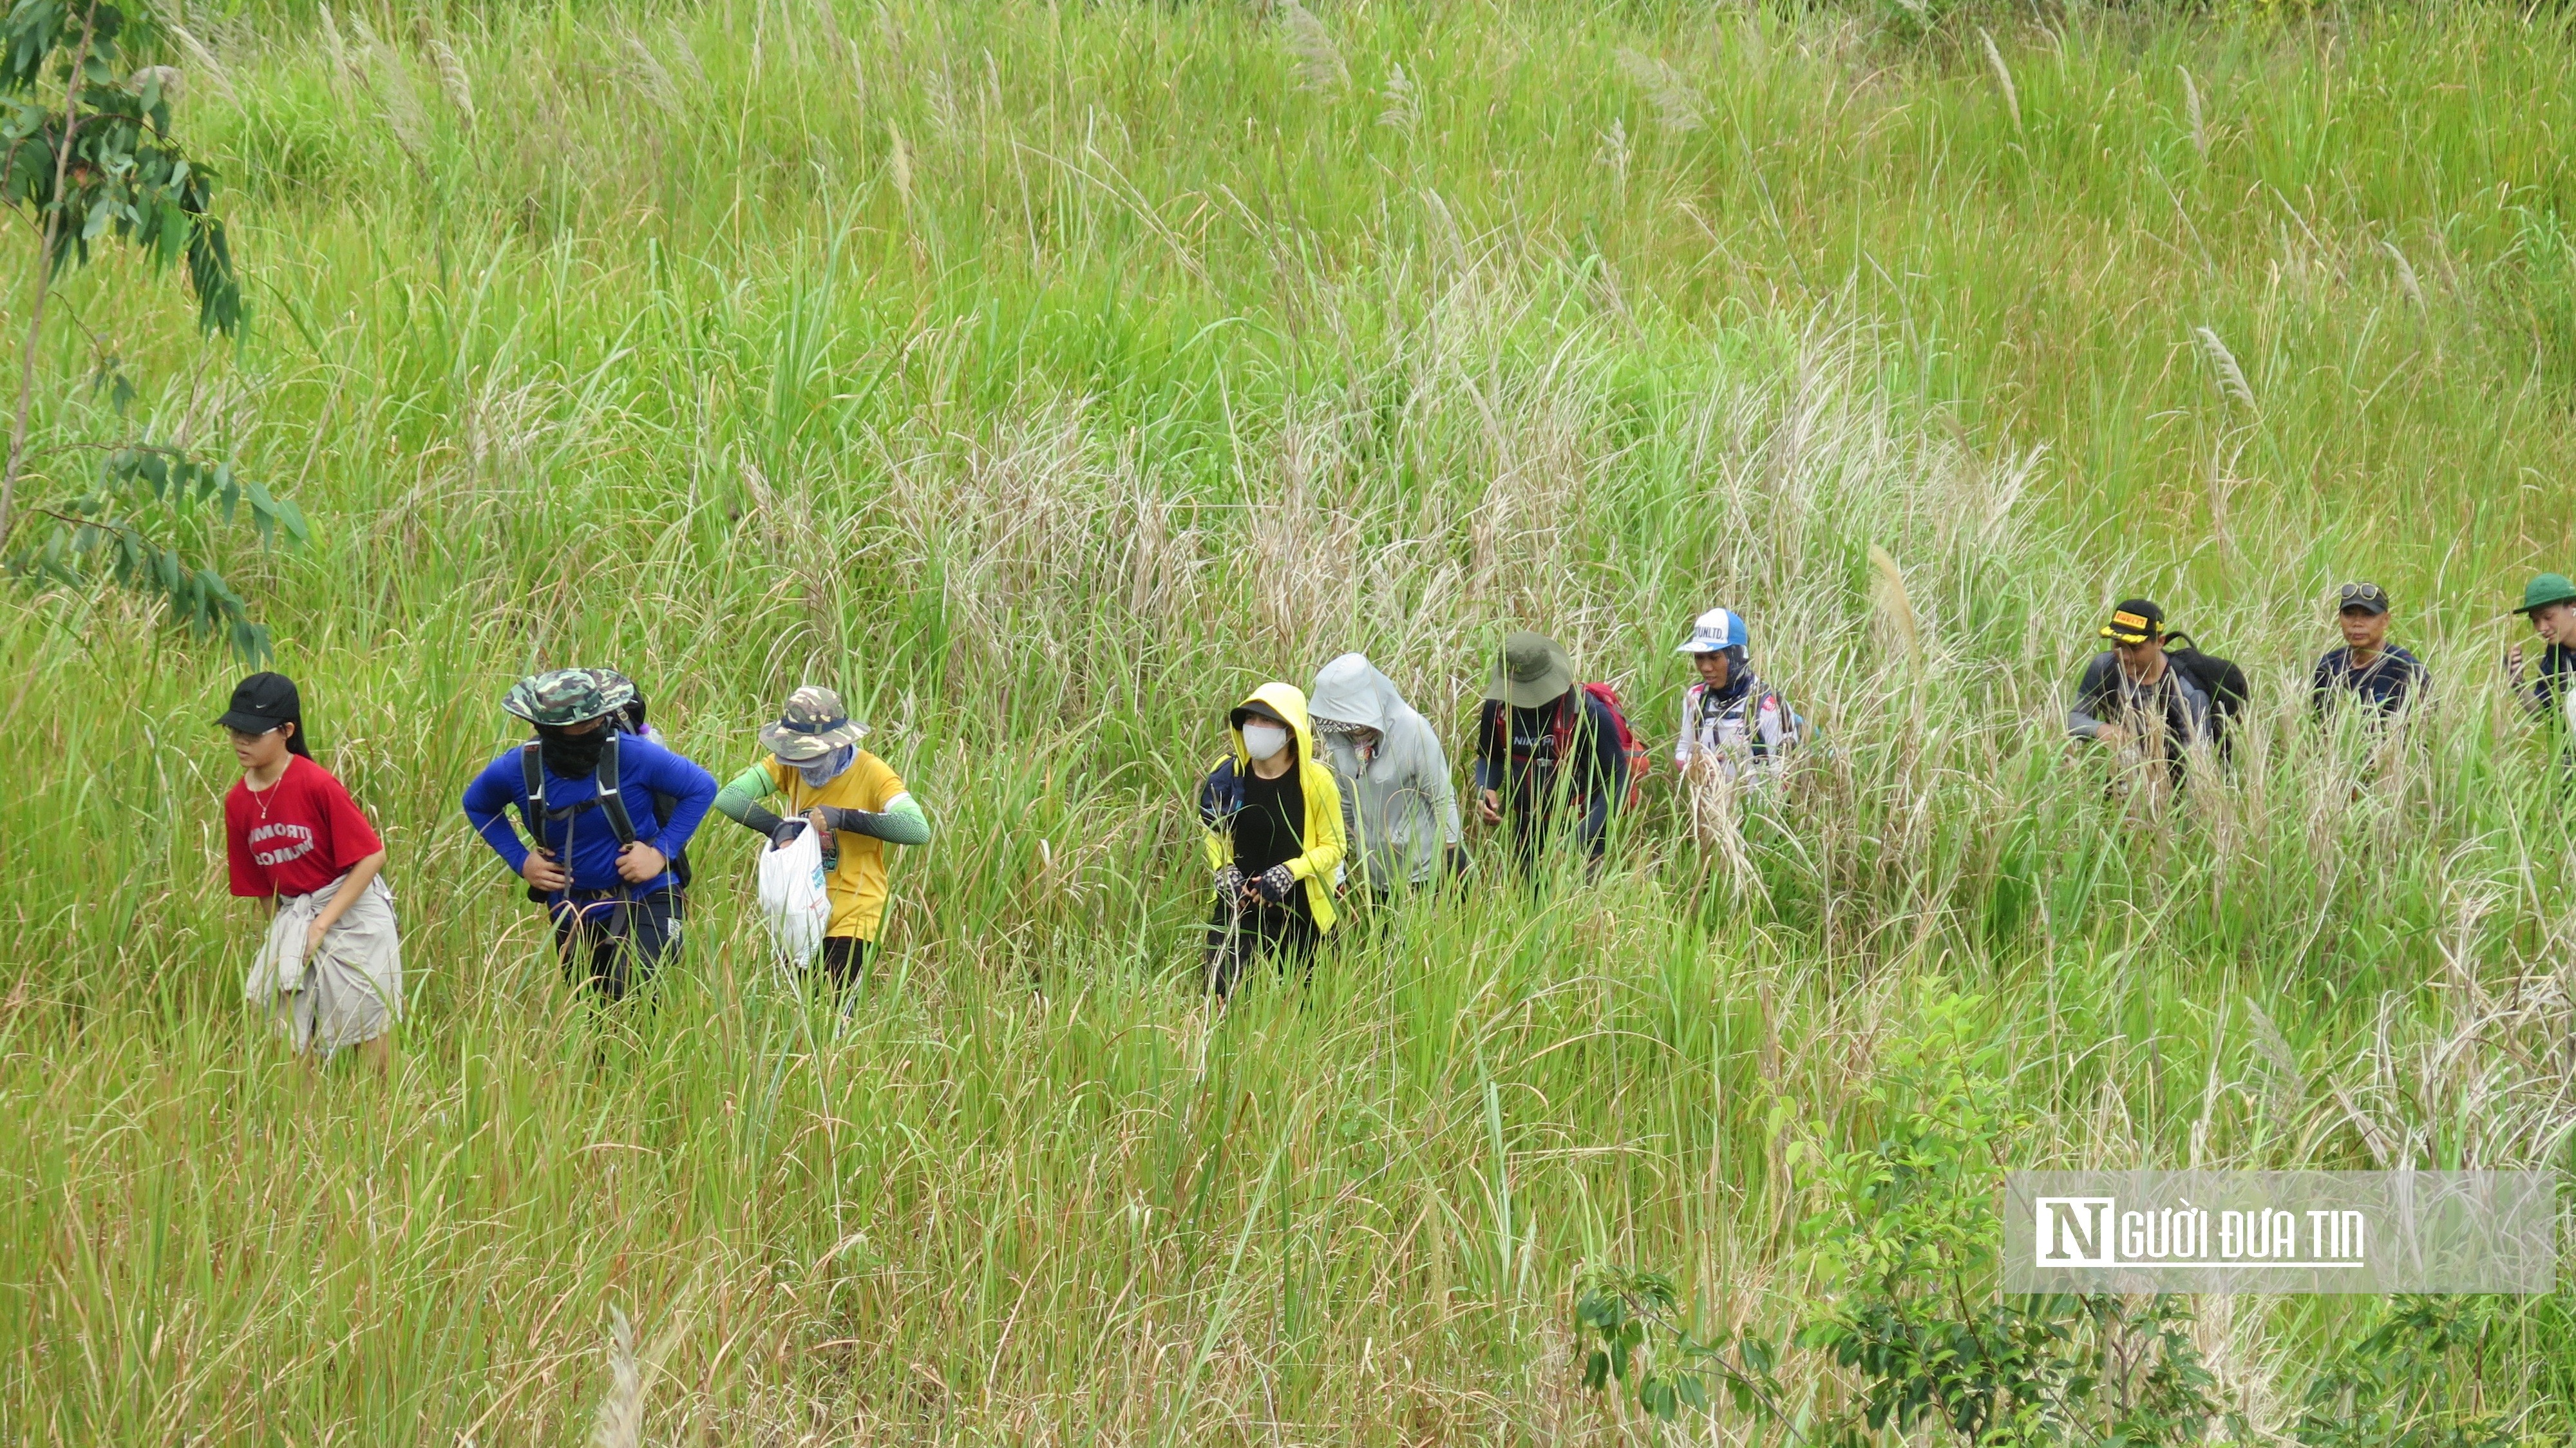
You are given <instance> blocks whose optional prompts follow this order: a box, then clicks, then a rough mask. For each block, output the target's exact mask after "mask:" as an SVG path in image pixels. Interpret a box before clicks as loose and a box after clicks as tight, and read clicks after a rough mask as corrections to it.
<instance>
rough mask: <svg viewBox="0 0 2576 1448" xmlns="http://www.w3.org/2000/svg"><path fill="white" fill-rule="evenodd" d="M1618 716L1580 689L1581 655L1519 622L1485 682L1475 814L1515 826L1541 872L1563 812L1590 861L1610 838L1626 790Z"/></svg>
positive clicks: (1517, 842) (1526, 860) (1519, 850)
mask: <svg viewBox="0 0 2576 1448" xmlns="http://www.w3.org/2000/svg"><path fill="white" fill-rule="evenodd" d="M1624 732H1625V731H1624V729H1623V728H1622V726H1621V724H1620V722H1619V719H1618V716H1616V715H1614V714H1612V713H1611V712H1610V706H1609V705H1608V704H1606V703H1604V702H1603V701H1602V700H1601V699H1599V698H1598V697H1596V696H1595V695H1594V694H1593V692H1592V691H1591V690H1589V689H1585V688H1581V687H1578V686H1577V684H1576V681H1575V677H1574V661H1573V660H1572V659H1571V658H1570V657H1568V656H1567V654H1566V652H1565V650H1564V649H1563V648H1561V647H1559V646H1558V645H1557V643H1556V641H1555V640H1554V639H1551V638H1548V637H1547V636H1546V635H1544V634H1537V633H1531V632H1529V631H1528V630H1525V629H1524V630H1518V631H1515V632H1513V633H1511V634H1508V635H1506V636H1505V637H1504V639H1503V652H1502V657H1501V659H1499V660H1498V661H1497V662H1496V663H1495V665H1494V673H1493V677H1492V678H1491V679H1490V680H1489V681H1488V682H1487V683H1486V685H1485V701H1484V707H1483V708H1482V709H1481V710H1480V711H1479V712H1478V715H1477V719H1476V763H1475V780H1476V812H1477V814H1478V816H1479V817H1480V818H1482V819H1483V820H1484V822H1485V823H1486V824H1489V825H1499V824H1502V823H1503V822H1504V821H1505V820H1506V819H1508V820H1509V821H1510V824H1511V838H1512V850H1513V855H1514V857H1515V858H1516V859H1517V860H1518V862H1519V864H1520V867H1521V869H1522V871H1523V872H1524V873H1530V872H1534V871H1535V870H1536V869H1537V866H1538V860H1539V855H1540V853H1541V852H1542V851H1543V850H1545V849H1546V847H1547V841H1548V837H1549V834H1550V833H1551V830H1552V827H1553V825H1554V824H1555V821H1556V817H1557V815H1558V814H1559V813H1560V812H1563V813H1568V814H1571V815H1572V816H1573V818H1574V820H1575V840H1576V843H1578V844H1580V845H1581V846H1582V847H1583V851H1584V853H1585V854H1586V855H1587V856H1589V857H1590V858H1592V859H1595V860H1598V859H1600V858H1601V854H1602V851H1603V849H1604V848H1605V847H1606V846H1607V844H1608V838H1607V837H1608V833H1609V825H1610V814H1611V811H1612V810H1614V809H1615V808H1617V806H1618V802H1619V801H1620V800H1621V799H1622V798H1623V797H1624V796H1625V795H1626V794H1627V791H1628V756H1627V752H1626V751H1625V750H1624V749H1622V748H1621V747H1620V736H1621V734H1622V733H1624Z"/></svg>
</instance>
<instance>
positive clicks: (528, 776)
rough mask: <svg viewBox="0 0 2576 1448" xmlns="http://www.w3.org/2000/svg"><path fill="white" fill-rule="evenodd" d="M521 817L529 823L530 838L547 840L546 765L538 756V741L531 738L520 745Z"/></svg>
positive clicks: (541, 841) (542, 842)
mask: <svg viewBox="0 0 2576 1448" xmlns="http://www.w3.org/2000/svg"><path fill="white" fill-rule="evenodd" d="M519 818H520V819H521V820H522V821H524V822H525V823H526V824H527V827H528V836H529V838H531V839H533V840H535V841H536V842H537V843H538V844H540V845H543V844H544V843H545V842H546V831H545V821H546V767H545V765H544V763H543V762H541V761H540V760H539V759H538V758H537V741H535V740H533V739H531V740H529V741H528V742H527V743H525V744H522V745H520V746H519Z"/></svg>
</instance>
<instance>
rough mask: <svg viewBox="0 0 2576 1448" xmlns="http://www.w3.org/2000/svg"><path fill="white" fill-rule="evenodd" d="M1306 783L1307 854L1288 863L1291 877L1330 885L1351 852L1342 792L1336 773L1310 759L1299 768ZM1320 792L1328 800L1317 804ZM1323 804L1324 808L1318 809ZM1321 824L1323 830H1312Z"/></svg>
mask: <svg viewBox="0 0 2576 1448" xmlns="http://www.w3.org/2000/svg"><path fill="white" fill-rule="evenodd" d="M1298 769H1299V771H1300V772H1301V773H1302V774H1303V775H1304V776H1305V781H1306V786H1307V787H1306V790H1305V794H1306V821H1307V824H1308V825H1309V828H1308V830H1307V832H1306V834H1307V839H1306V852H1305V853H1304V854H1302V855H1299V856H1298V857H1297V858H1295V859H1293V860H1290V861H1289V862H1288V873H1289V874H1291V875H1294V876H1296V877H1297V878H1298V879H1300V880H1322V881H1325V882H1327V883H1330V882H1331V880H1332V878H1333V870H1334V868H1335V867H1336V866H1338V865H1340V864H1341V863H1342V856H1343V855H1344V854H1346V853H1348V852H1349V850H1350V836H1348V835H1346V834H1344V833H1342V791H1341V788H1340V786H1338V785H1336V784H1335V783H1334V782H1333V771H1332V770H1330V769H1328V768H1326V767H1325V766H1324V765H1323V764H1322V763H1320V762H1319V761H1316V760H1313V759H1308V760H1306V761H1305V762H1303V763H1302V764H1300V765H1298ZM1317 790H1321V791H1323V793H1324V794H1325V795H1326V796H1327V797H1326V798H1325V799H1324V800H1321V801H1318V800H1317V799H1316V798H1315V792H1316V791H1317ZM1318 803H1321V804H1323V805H1324V808H1322V809H1317V808H1316V807H1315V806H1316V805H1317V804H1318ZM1317 820H1321V821H1322V822H1323V823H1322V826H1321V827H1320V828H1315V827H1313V826H1314V825H1315V822H1316V821H1317Z"/></svg>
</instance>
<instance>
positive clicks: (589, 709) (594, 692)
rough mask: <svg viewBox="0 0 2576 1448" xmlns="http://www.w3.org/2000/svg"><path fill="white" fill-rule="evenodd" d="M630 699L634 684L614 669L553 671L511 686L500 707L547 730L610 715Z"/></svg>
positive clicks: (533, 676)
mask: <svg viewBox="0 0 2576 1448" xmlns="http://www.w3.org/2000/svg"><path fill="white" fill-rule="evenodd" d="M634 698H635V685H634V683H633V682H632V681H630V680H629V679H628V678H627V677H626V676H625V675H624V674H621V673H619V672H617V671H616V670H615V669H553V670H549V671H548V672H546V673H542V674H533V675H530V676H529V677H527V678H524V679H521V680H520V681H519V682H517V683H515V684H512V685H511V686H510V694H509V697H508V698H506V699H503V700H502V701H501V707H502V708H503V709H506V710H508V711H509V712H511V713H513V714H516V715H518V716H519V717H520V718H522V719H525V720H527V721H528V722H529V723H531V724H541V725H546V726H549V727H551V726H554V725H560V724H578V723H580V722H582V721H583V720H585V719H597V718H599V717H601V716H602V715H607V714H614V713H616V712H617V711H618V710H620V709H623V708H625V707H626V706H627V705H628V704H629V703H631V702H633V701H634Z"/></svg>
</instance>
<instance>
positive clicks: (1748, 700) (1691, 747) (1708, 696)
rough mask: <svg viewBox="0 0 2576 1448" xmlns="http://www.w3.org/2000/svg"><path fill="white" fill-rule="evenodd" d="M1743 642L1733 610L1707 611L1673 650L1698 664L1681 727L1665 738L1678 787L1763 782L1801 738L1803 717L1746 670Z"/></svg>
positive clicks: (1746, 640) (1747, 642)
mask: <svg viewBox="0 0 2576 1448" xmlns="http://www.w3.org/2000/svg"><path fill="white" fill-rule="evenodd" d="M1751 644H1752V635H1751V632H1750V631H1749V630H1747V629H1746V628H1745V626H1744V618H1743V616H1742V615H1741V614H1738V613H1736V612H1735V611H1734V610H1732V609H1724V608H1713V609H1710V610H1709V611H1708V612H1706V613H1704V614H1701V615H1700V616H1699V621H1698V622H1697V623H1696V624H1694V625H1693V626H1692V628H1691V636H1690V637H1689V638H1688V639H1686V640H1684V641H1683V643H1682V645H1681V647H1680V648H1677V649H1675V650H1674V651H1673V652H1675V653H1680V654H1688V655H1690V656H1691V662H1692V663H1693V664H1695V665H1696V666H1697V667H1698V669H1699V682H1697V683H1695V684H1693V685H1691V686H1690V687H1689V688H1688V689H1685V690H1683V691H1682V718H1681V732H1680V735H1679V736H1678V737H1677V738H1676V739H1675V740H1674V743H1673V766H1674V768H1675V769H1676V770H1678V771H1679V772H1680V774H1681V777H1682V781H1683V783H1684V785H1685V786H1687V785H1690V784H1692V783H1695V782H1698V781H1702V780H1708V779H1712V778H1714V779H1722V780H1724V781H1726V782H1727V783H1729V784H1733V785H1738V786H1746V785H1756V784H1760V783H1763V782H1765V781H1767V780H1769V779H1770V778H1771V776H1772V775H1773V774H1775V773H1776V772H1777V771H1778V769H1779V767H1780V764H1781V762H1782V761H1783V759H1784V758H1785V757H1786V754H1787V752H1788V751H1789V750H1790V749H1793V748H1795V747H1796V745H1797V744H1798V743H1799V741H1800V740H1802V739H1804V738H1805V737H1806V732H1807V721H1806V720H1804V719H1802V718H1800V717H1799V716H1798V714H1797V712H1796V711H1795V710H1793V709H1791V708H1790V707H1789V706H1788V705H1787V704H1784V703H1782V702H1781V701H1780V696H1779V695H1778V694H1777V693H1774V692H1773V691H1772V690H1771V689H1770V687H1769V686H1767V685H1765V684H1764V683H1763V682H1762V680H1761V679H1760V678H1759V677H1758V676H1756V675H1755V674H1754V672H1753V666H1752V662H1751V660H1750V659H1749V658H1747V656H1746V655H1747V651H1748V650H1749V648H1750V647H1751Z"/></svg>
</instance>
